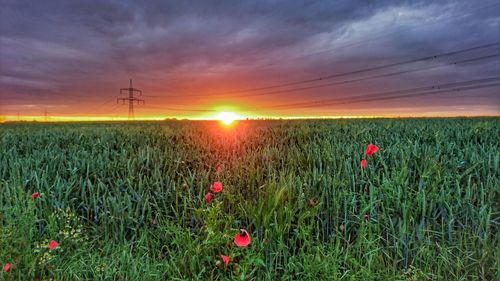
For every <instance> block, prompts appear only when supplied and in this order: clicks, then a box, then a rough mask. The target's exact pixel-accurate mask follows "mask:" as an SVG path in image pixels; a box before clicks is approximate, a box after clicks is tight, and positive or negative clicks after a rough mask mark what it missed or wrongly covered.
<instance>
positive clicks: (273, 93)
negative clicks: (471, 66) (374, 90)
mask: <svg viewBox="0 0 500 281" xmlns="http://www.w3.org/2000/svg"><path fill="white" fill-rule="evenodd" d="M496 57H500V53H499V54H493V55H488V56H481V57H476V58H471V59H466V60H461V61H455V62H450V63H444V64H440V65H433V66H427V67H422V68H417V69H410V70H402V71H396V72H390V73H385V74H379V75H372V76H367V77H362V78H357V79H351V80H342V81H335V82H331V83H326V84H321V85H315V86H307V87H300V88H292V89H285V90H277V91H270V92H263V93H249V94H242V95H235V96H234V97H249V96H267V95H276V94H283V93H290V92H297V91H303V90H310V89H317V88H324V87H330V86H334V85H342V84H351V83H355V82H360V81H366V80H372V79H377V78H384V77H391V76H396V75H401V74H407V73H412V72H418V71H422V70H429V69H433V68H438V67H443V66H448V65H458V64H463V63H469V62H474V61H479V60H484V59H492V58H496Z"/></svg>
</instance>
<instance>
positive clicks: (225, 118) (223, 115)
mask: <svg viewBox="0 0 500 281" xmlns="http://www.w3.org/2000/svg"><path fill="white" fill-rule="evenodd" d="M216 118H217V120H219V121H221V122H222V123H223V124H224V125H231V123H233V122H234V120H236V119H238V115H236V113H234V112H220V113H219V114H217V117H216Z"/></svg>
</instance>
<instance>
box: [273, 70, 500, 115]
mask: <svg viewBox="0 0 500 281" xmlns="http://www.w3.org/2000/svg"><path fill="white" fill-rule="evenodd" d="M496 81H500V76H497V77H490V78H484V79H475V80H468V81H460V82H453V83H445V84H438V85H431V86H425V87H417V88H410V89H402V90H394V91H385V92H378V93H372V94H366V95H360V96H355V97H346V98H336V99H321V100H316V101H310V102H301V103H289V104H282V105H275V106H270V107H267V108H269V109H275V110H281V109H291V108H304V107H315V106H326V105H332V104H345V103H354V102H364V101H372V100H373V99H374V98H385V97H388V96H389V97H390V96H391V95H395V94H411V93H419V92H429V91H438V90H442V89H447V88H453V87H466V86H469V85H475V84H476V85H477V84H484V83H491V82H496Z"/></svg>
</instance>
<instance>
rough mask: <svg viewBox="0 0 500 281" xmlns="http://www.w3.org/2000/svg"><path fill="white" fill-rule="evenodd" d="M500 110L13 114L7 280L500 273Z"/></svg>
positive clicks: (5, 180)
mask: <svg viewBox="0 0 500 281" xmlns="http://www.w3.org/2000/svg"><path fill="white" fill-rule="evenodd" d="M499 121H500V118H470V119H467V118H463V119H458V118H457V119H401V120H398V119H380V120H378V119H372V120H308V121H241V122H239V123H237V124H235V125H233V126H230V127H224V126H222V125H220V124H219V123H216V122H210V121H169V122H150V123H146V122H137V123H92V124H91V123H73V124H43V123H40V124H34V123H18V124H15V123H11V124H3V125H0V179H1V181H0V263H1V264H2V267H5V265H8V266H7V267H8V268H7V269H8V270H5V269H6V268H3V269H4V270H2V271H1V273H0V280H34V279H35V278H39V279H40V280H49V279H50V278H53V279H55V280H89V279H90V280H193V279H199V280H495V279H496V280H499V278H500V270H499V264H500V251H499V247H500V243H499V242H500V234H499V232H498V231H499V226H500V210H499V201H500V167H499V164H500V152H499V151H500V150H499V148H500V138H499V136H500V122H499ZM370 143H373V144H375V145H377V146H378V147H379V148H380V149H379V150H378V151H377V152H375V153H374V154H373V155H371V156H366V155H365V150H366V148H367V145H368V144H370ZM363 158H364V159H367V165H366V168H364V169H363V168H362V167H361V159H363ZM214 182H220V183H221V184H222V190H221V191H220V192H215V191H218V190H216V189H214V186H212V185H213V184H214ZM211 186H212V190H210V187H211ZM218 187H219V186H218ZM37 192H38V194H37ZM207 193H210V194H211V195H210V196H211V198H207V197H206V195H207ZM32 195H33V197H32ZM210 196H209V197H210ZM240 229H245V230H246V231H248V235H247V236H245V233H244V232H243V233H241V234H240V232H241V231H240ZM235 236H239V238H241V237H242V236H245V237H246V238H247V239H248V238H250V241H246V242H250V244H249V245H248V246H246V247H242V246H241V245H237V243H235V241H234V240H235ZM51 240H53V242H52V244H51V243H50V241H51ZM55 242H57V244H54V243H55ZM49 244H50V247H49ZM221 255H224V256H227V258H226V257H224V259H225V260H224V259H223V258H222V257H221Z"/></svg>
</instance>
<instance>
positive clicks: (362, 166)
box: [361, 159, 366, 169]
mask: <svg viewBox="0 0 500 281" xmlns="http://www.w3.org/2000/svg"><path fill="white" fill-rule="evenodd" d="M361 168H363V169H365V168H366V159H361Z"/></svg>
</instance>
